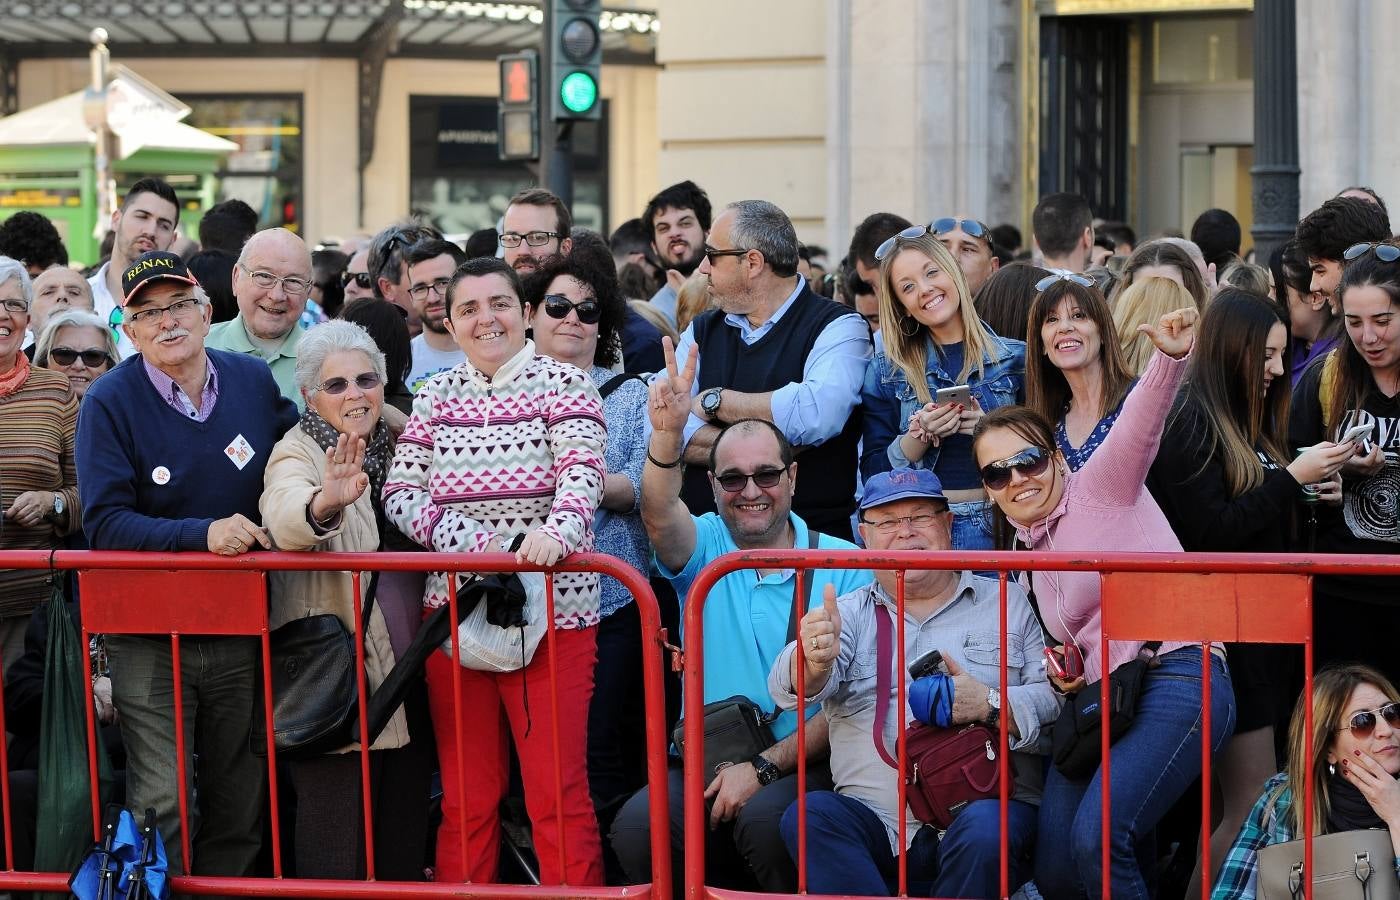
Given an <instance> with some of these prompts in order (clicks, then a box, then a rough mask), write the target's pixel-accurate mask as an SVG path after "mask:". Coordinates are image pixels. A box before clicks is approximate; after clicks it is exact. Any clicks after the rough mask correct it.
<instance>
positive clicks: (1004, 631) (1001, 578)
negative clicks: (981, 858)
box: [997, 569, 1011, 897]
mask: <svg viewBox="0 0 1400 900" xmlns="http://www.w3.org/2000/svg"><path fill="white" fill-rule="evenodd" d="M997 588H998V590H997V607H998V610H999V613H1000V616H1001V620H1000V624H999V625H998V627H999V628H1000V629H1001V654H1000V656H1001V673H1000V674H1001V687H999V688H998V690H999V691H1001V715H1000V716H999V717H998V720H999V722H1000V724H1001V729H1000V740H1001V744H1000V746H999V747H998V748H997V769H998V773H997V774H998V777H999V780H1000V783H1001V790H1000V792H999V794H1000V796H998V797H997V805H998V810H997V816H998V818H999V820H1000V823H999V826H998V834H999V835H1000V836H1001V856H1000V857H999V859H1000V861H1001V863H1000V869H1001V872H1000V893H999V894H998V896H1000V897H1009V896H1011V859H1010V857H1011V831H1010V829H1011V823H1010V807H1011V697H1010V693H1011V692H1010V688H1009V686H1008V685H1007V680H1008V679H1007V675H1006V667H1007V656H1008V654H1009V653H1010V651H1011V634H1010V629H1009V628H1008V627H1007V622H1006V570H1005V569H1003V570H1002V571H1000V572H998V573H997Z"/></svg>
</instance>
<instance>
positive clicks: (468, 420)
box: [384, 257, 607, 886]
mask: <svg viewBox="0 0 1400 900" xmlns="http://www.w3.org/2000/svg"><path fill="white" fill-rule="evenodd" d="M521 296H522V295H521V286H520V279H519V277H518V276H517V275H516V273H515V270H514V269H512V268H511V267H510V266H509V265H507V264H506V263H505V262H504V261H502V260H499V259H496V258H495V257H480V258H477V259H472V260H468V261H467V262H465V263H463V264H462V265H461V266H459V267H458V268H457V270H456V271H455V272H453V273H452V283H451V284H450V285H449V286H448V291H447V318H446V322H447V328H448V331H449V332H450V333H451V334H452V336H453V339H454V340H456V341H457V345H458V346H459V347H461V348H462V352H463V353H464V354H466V357H467V358H466V360H465V361H464V362H462V363H460V364H458V365H457V366H456V367H455V368H453V369H449V370H448V371H446V372H439V373H438V374H437V375H434V376H433V377H432V378H429V379H428V381H427V382H426V383H425V384H424V385H423V386H422V387H421V388H420V389H419V391H418V393H417V395H416V396H415V397H414V398H413V413H412V414H411V415H410V416H409V419H408V425H407V427H405V429H404V432H403V435H402V436H401V437H400V438H399V443H398V448H397V450H396V451H395V454H394V464H393V467H392V469H391V471H390V473H389V481H388V483H387V484H386V485H385V487H384V507H385V510H386V512H387V513H388V515H389V518H390V520H391V521H393V522H394V524H396V525H397V526H398V527H399V528H400V529H402V530H403V532H404V534H406V535H408V536H409V537H410V538H412V539H414V540H415V541H417V542H418V543H420V544H422V545H423V546H424V547H427V548H429V549H431V550H435V551H439V552H445V553H477V552H490V551H497V552H499V551H500V550H502V549H503V548H504V546H509V544H510V543H511V542H512V541H513V540H514V539H515V538H517V537H519V538H521V540H522V542H521V543H520V545H519V548H518V549H517V551H516V558H517V559H518V560H520V562H522V563H529V564H531V565H532V566H534V567H539V568H543V567H546V566H552V565H554V564H555V563H557V562H558V561H559V560H561V559H563V558H564V556H565V555H567V554H569V553H573V552H575V551H587V550H591V549H592V548H593V523H594V517H595V515H596V514H597V511H598V506H599V503H600V502H601V501H602V500H603V497H604V485H605V481H606V474H607V466H606V458H605V456H604V450H605V446H606V444H607V431H606V427H605V425H604V417H603V405H602V402H601V400H600V399H599V397H598V390H597V388H595V387H594V386H593V380H592V379H591V378H590V377H589V376H588V374H587V373H585V372H583V371H580V370H579V369H578V368H576V367H574V366H572V365H570V364H568V363H563V362H559V361H558V360H555V359H551V358H549V357H547V356H543V355H540V354H539V353H538V352H537V351H536V347H535V344H534V342H533V341H531V340H529V339H528V338H527V337H526V336H525V325H526V321H527V319H526V305H525V302H524V300H522V299H521ZM575 316H576V313H575V312H574V311H573V310H572V309H571V310H570V311H569V317H575ZM561 321H562V320H561ZM458 583H459V579H458V578H457V577H456V576H452V577H448V576H446V575H444V574H442V573H435V574H433V575H430V576H429V577H428V584H427V589H426V591H425V593H424V596H423V605H424V606H425V607H426V608H427V609H428V610H432V609H436V608H438V607H441V606H443V605H445V604H447V603H448V592H449V591H454V590H456V587H457V584H458ZM553 597H554V621H553V627H554V632H553V636H552V638H549V639H547V640H546V641H545V642H542V643H541V644H540V649H539V651H538V652H536V653H535V655H534V657H533V659H530V660H529V661H528V662H526V663H525V664H524V665H523V666H522V667H521V668H518V669H514V670H512V671H494V672H486V671H480V670H477V669H470V668H466V667H464V666H463V665H459V663H458V661H457V660H454V659H453V658H452V657H451V656H450V655H449V654H448V653H434V654H433V655H432V656H431V657H430V658H429V660H428V663H427V672H428V701H429V705H430V708H431V710H432V718H433V730H434V732H435V733H436V735H437V747H438V762H439V765H440V767H441V771H442V816H443V819H442V825H441V827H440V828H439V829H438V837H437V878H438V880H439V881H463V880H466V879H468V878H470V880H471V881H474V882H487V883H490V882H494V881H495V880H496V874H497V865H498V860H499V856H500V831H501V829H500V818H499V812H498V810H499V806H500V802H501V800H502V799H503V798H504V796H505V792H506V787H507V783H508V775H509V770H510V766H509V762H510V757H509V754H508V752H507V749H506V745H507V728H509V735H510V736H511V737H513V738H514V743H515V749H516V752H517V754H518V756H519V759H520V775H521V779H522V781H523V782H524V786H525V805H526V809H527V810H528V812H529V814H530V821H531V823H532V833H533V837H534V841H535V847H536V849H537V854H538V858H539V862H540V878H541V880H542V881H543V883H545V884H570V885H578V886H587V885H601V884H602V883H603V864H602V847H601V843H600V840H599V834H598V822H597V818H596V817H595V815H594V812H593V803H592V799H591V798H590V796H589V791H588V770H587V765H586V763H585V755H584V753H582V752H580V751H581V750H582V749H583V748H584V747H586V746H587V741H588V708H589V702H590V700H591V698H592V694H593V666H594V663H595V661H596V657H597V640H598V638H597V635H598V629H597V627H596V626H597V625H598V622H599V597H598V576H597V575H596V574H591V573H586V572H562V573H560V574H558V575H556V576H554V594H553ZM551 655H552V656H553V657H554V659H553V665H551V661H550V657H551ZM551 671H555V672H557V673H558V676H559V677H558V679H557V688H558V693H557V696H554V695H552V693H551V690H552V685H554V684H555V683H556V679H554V678H552V677H551V676H550V672H551ZM454 697H460V700H461V707H460V709H461V711H462V714H463V718H462V720H461V721H457V718H456V716H457V706H456V703H455V702H454ZM555 711H557V719H556V716H555ZM556 721H557V723H558V726H557V727H558V730H557V732H556V729H555V723H556ZM556 747H563V748H567V750H566V752H564V753H563V754H562V755H556ZM463 759H465V760H467V761H468V764H467V768H466V769H465V770H464V769H463V768H462V763H461V760H463ZM556 766H558V767H560V768H556ZM556 773H558V775H562V778H559V779H558V780H556ZM464 781H466V782H468V785H467V787H465V788H464V786H463V782H464ZM561 804H562V807H561ZM560 819H562V828H561V822H560ZM561 832H562V833H561ZM464 843H465V845H466V854H465V857H464V856H463V850H462V848H463V844H464ZM561 846H562V847H563V848H564V849H563V851H562V852H563V855H564V857H565V861H564V866H563V868H562V869H561V867H560V863H559V860H560V854H561V849H560V848H561Z"/></svg>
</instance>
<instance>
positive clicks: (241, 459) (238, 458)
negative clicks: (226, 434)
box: [224, 434, 257, 472]
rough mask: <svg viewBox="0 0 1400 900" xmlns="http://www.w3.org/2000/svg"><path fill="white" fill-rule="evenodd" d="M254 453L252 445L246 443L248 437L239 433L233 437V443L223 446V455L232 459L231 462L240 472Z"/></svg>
mask: <svg viewBox="0 0 1400 900" xmlns="http://www.w3.org/2000/svg"><path fill="white" fill-rule="evenodd" d="M256 453H257V451H255V450H254V449H253V445H252V444H250V443H248V439H247V438H245V437H244V436H243V435H241V434H240V435H239V436H238V437H236V438H234V439H233V443H231V444H229V445H228V446H227V447H225V448H224V455H225V456H227V457H228V458H229V459H231V460H233V464H234V465H235V466H237V467H238V470H239V471H240V472H241V471H243V467H244V466H246V465H248V463H249V462H251V461H252V459H253V456H254V455H255V454H256Z"/></svg>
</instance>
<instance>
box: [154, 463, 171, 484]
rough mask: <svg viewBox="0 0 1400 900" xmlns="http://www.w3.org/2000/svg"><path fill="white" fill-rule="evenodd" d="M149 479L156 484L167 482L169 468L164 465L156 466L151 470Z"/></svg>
mask: <svg viewBox="0 0 1400 900" xmlns="http://www.w3.org/2000/svg"><path fill="white" fill-rule="evenodd" d="M151 480H152V481H154V482H155V483H156V484H169V483H170V470H169V469H167V468H166V467H165V466H156V467H155V468H154V469H152V470H151Z"/></svg>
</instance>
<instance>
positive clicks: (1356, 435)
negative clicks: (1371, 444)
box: [1337, 425, 1371, 444]
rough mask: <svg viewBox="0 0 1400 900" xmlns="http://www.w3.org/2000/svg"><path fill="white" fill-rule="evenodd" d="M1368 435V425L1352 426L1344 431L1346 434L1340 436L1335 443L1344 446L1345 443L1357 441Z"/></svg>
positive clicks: (1369, 428) (1369, 429) (1369, 431)
mask: <svg viewBox="0 0 1400 900" xmlns="http://www.w3.org/2000/svg"><path fill="white" fill-rule="evenodd" d="M1370 433H1371V426H1370V425H1353V426H1351V427H1350V428H1348V429H1347V430H1346V434H1344V435H1342V436H1341V439H1340V440H1338V441H1337V443H1339V444H1345V443H1346V442H1347V441H1359V440H1361V439H1362V438H1364V437H1366V436H1367V435H1368V434H1370Z"/></svg>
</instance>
